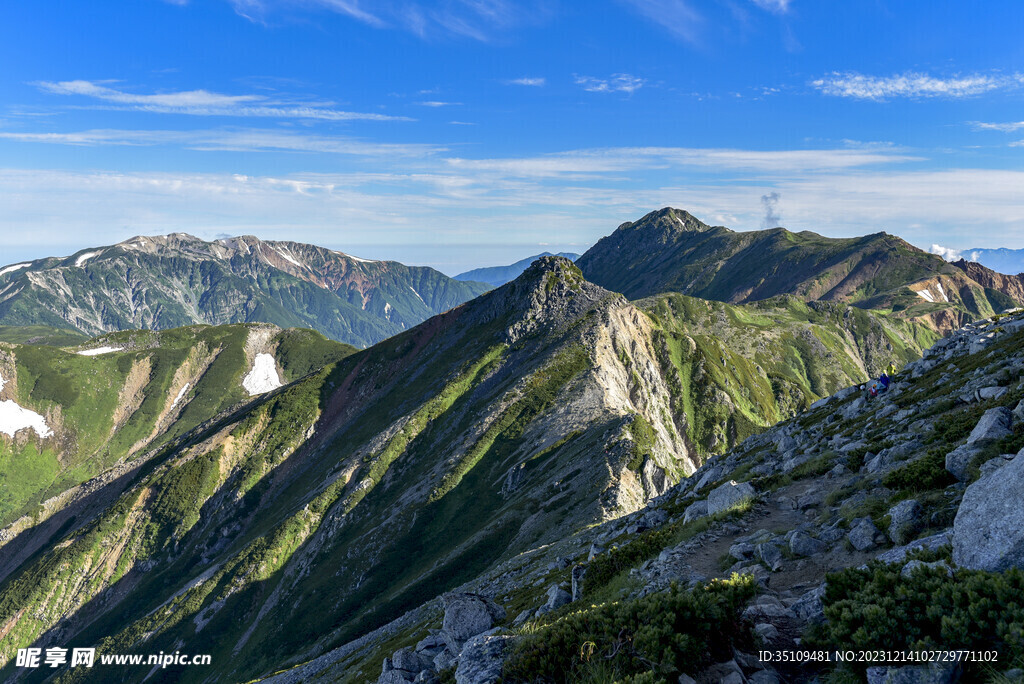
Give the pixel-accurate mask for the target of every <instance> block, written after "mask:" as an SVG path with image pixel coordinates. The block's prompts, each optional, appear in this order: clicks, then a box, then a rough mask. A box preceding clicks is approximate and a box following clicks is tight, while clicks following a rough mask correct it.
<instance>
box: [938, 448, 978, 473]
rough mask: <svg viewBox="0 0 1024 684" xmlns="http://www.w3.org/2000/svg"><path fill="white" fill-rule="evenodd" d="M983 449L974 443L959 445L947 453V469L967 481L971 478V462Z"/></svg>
mask: <svg viewBox="0 0 1024 684" xmlns="http://www.w3.org/2000/svg"><path fill="white" fill-rule="evenodd" d="M981 451H982V447H980V446H976V445H973V444H963V445H961V446H958V447H957V448H956V449H953V451H951V452H949V453H948V454H946V470H948V471H949V472H950V473H952V474H953V477H955V478H956V479H958V480H960V481H961V482H966V481H967V480H969V479H970V478H971V463H972V462H973V461H974V458H975V456H977V455H978V454H979V453H981Z"/></svg>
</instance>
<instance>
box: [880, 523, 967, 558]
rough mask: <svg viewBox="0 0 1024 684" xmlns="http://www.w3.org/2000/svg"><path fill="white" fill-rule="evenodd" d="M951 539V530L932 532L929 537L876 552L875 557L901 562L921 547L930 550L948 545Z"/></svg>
mask: <svg viewBox="0 0 1024 684" xmlns="http://www.w3.org/2000/svg"><path fill="white" fill-rule="evenodd" d="M952 541H953V533H952V531H951V530H946V531H945V532H939V533H938V534H933V535H932V536H930V537H924V538H923V539H918V540H916V541H913V542H911V543H909V544H907V545H905V546H897V547H896V548H894V549H889V550H888V551H884V552H882V553H880V554H878V556H877V558H878V560H880V561H882V562H883V563H902V562H903V561H905V560H906V558H907V556H908V555H910V554H911V553H913V552H915V551H920V550H921V549H928V550H930V551H934V550H935V549H938V548H941V547H943V546H948V545H950V544H951V543H952Z"/></svg>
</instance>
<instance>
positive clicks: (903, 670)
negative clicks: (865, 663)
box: [867, 663, 957, 684]
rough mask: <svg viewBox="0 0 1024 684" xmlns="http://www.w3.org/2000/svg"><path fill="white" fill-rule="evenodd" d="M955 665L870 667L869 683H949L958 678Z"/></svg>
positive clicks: (932, 664)
mask: <svg viewBox="0 0 1024 684" xmlns="http://www.w3.org/2000/svg"><path fill="white" fill-rule="evenodd" d="M956 674H957V668H956V666H955V665H946V664H944V663H929V664H928V665H904V666H903V667H886V666H882V667H869V668H868V672H867V678H868V684H949V683H950V682H953V681H956V679H957V676H956Z"/></svg>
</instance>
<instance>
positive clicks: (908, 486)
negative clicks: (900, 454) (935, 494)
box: [882, 447, 956, 492]
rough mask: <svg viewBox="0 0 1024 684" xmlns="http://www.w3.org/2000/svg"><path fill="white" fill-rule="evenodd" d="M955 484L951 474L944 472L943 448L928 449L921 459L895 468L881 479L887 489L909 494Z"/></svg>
mask: <svg viewBox="0 0 1024 684" xmlns="http://www.w3.org/2000/svg"><path fill="white" fill-rule="evenodd" d="M955 482H956V478H955V477H953V474H952V473H950V472H949V471H948V470H946V450H945V448H941V447H940V448H936V449H929V450H928V453H927V454H926V455H925V456H923V457H922V458H919V459H917V460H916V461H913V462H911V463H908V464H907V465H905V466H903V467H901V468H897V469H896V470H894V471H892V472H891V473H889V474H887V475H886V476H885V477H884V478H883V479H882V484H883V485H885V486H886V487H888V488H889V489H896V490H900V491H909V492H927V491H930V490H932V489H945V488H946V487H948V486H949V485H951V484H953V483H955Z"/></svg>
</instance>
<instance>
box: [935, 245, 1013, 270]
mask: <svg viewBox="0 0 1024 684" xmlns="http://www.w3.org/2000/svg"><path fill="white" fill-rule="evenodd" d="M931 251H932V253H933V254H938V255H939V256H942V257H943V258H945V259H946V260H947V261H951V262H956V261H961V260H963V261H974V262H977V263H979V264H982V265H983V266H986V267H988V268H991V269H992V270H993V271H998V272H999V273H1018V274H1019V273H1024V249H1008V248H1006V247H1000V248H998V249H985V248H982V247H974V248H971V249H949V248H946V247H942V246H941V245H932V250H931Z"/></svg>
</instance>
